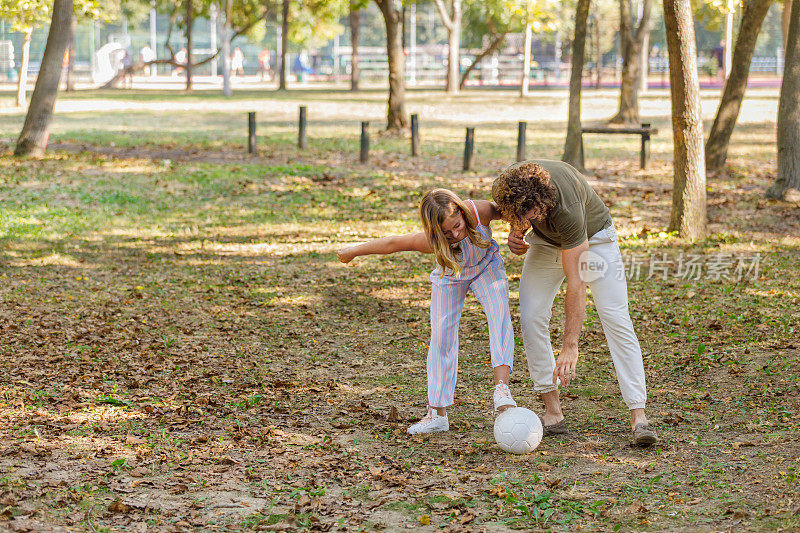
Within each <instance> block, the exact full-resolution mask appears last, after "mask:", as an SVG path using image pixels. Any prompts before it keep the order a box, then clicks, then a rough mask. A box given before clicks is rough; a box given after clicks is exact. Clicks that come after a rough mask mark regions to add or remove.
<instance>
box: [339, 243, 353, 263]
mask: <svg viewBox="0 0 800 533" xmlns="http://www.w3.org/2000/svg"><path fill="white" fill-rule="evenodd" d="M353 248H354V247H353V246H348V247H347V248H342V249H341V250H339V251H337V252H336V257H338V258H339V261H341V262H342V263H345V264H346V263H349V262H350V261H352V260H353V259H354V258H355V254H353V252H352V250H353Z"/></svg>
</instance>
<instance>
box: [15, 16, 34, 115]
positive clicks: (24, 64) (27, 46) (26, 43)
mask: <svg viewBox="0 0 800 533" xmlns="http://www.w3.org/2000/svg"><path fill="white" fill-rule="evenodd" d="M24 35H25V36H24V37H23V41H22V59H21V61H20V64H19V80H17V106H18V107H25V105H26V104H27V103H28V99H27V98H26V97H25V86H26V85H27V84H28V63H29V62H30V59H31V36H32V35H33V28H30V27H29V28H27V29H26V30H25V32H24Z"/></svg>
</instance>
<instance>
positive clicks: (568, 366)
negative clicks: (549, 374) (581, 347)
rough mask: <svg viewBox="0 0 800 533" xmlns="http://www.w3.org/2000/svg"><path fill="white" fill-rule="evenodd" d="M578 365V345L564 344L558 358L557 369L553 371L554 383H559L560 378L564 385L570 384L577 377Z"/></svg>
mask: <svg viewBox="0 0 800 533" xmlns="http://www.w3.org/2000/svg"><path fill="white" fill-rule="evenodd" d="M577 365H578V347H577V346H569V347H567V346H562V347H561V353H560V354H559V356H558V359H556V369H555V370H554V371H553V385H557V384H558V381H557V380H558V379H561V384H562V385H564V386H567V385H569V382H570V381H572V380H573V378H575V375H576V372H575V367H576V366H577Z"/></svg>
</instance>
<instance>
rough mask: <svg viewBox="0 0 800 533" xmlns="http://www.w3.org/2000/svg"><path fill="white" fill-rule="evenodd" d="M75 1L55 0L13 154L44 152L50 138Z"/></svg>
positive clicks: (37, 155)
mask: <svg viewBox="0 0 800 533" xmlns="http://www.w3.org/2000/svg"><path fill="white" fill-rule="evenodd" d="M71 17H72V0H54V2H53V17H52V20H51V22H50V32H49V33H48V35H47V44H46V45H45V48H44V56H43V57H42V64H41V67H40V68H39V75H38V76H37V77H36V86H35V87H34V89H33V96H32V97H31V105H30V107H28V113H27V114H26V115H25V124H24V125H23V126H22V132H20V135H19V139H17V146H16V148H15V149H14V155H17V156H24V155H33V156H36V157H39V156H42V155H44V151H45V149H46V148H47V139H48V137H49V128H50V122H51V120H52V118H53V108H54V107H55V103H56V96H57V94H58V84H59V82H60V80H61V64H62V62H63V59H64V51H65V50H66V48H67V44H68V43H69V35H70V19H71Z"/></svg>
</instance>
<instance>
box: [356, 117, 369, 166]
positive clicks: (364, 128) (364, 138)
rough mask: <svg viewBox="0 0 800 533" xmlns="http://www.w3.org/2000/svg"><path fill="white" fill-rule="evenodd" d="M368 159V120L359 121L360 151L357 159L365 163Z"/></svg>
mask: <svg viewBox="0 0 800 533" xmlns="http://www.w3.org/2000/svg"><path fill="white" fill-rule="evenodd" d="M368 159H369V122H362V123H361V153H360V155H359V158H358V160H359V161H361V162H362V163H366V162H367V160H368Z"/></svg>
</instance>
